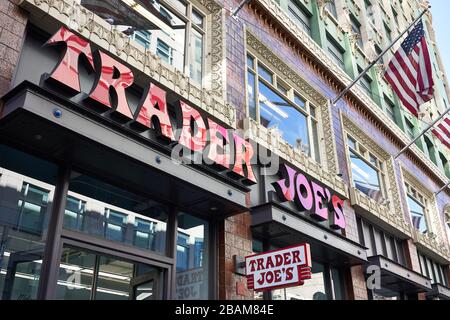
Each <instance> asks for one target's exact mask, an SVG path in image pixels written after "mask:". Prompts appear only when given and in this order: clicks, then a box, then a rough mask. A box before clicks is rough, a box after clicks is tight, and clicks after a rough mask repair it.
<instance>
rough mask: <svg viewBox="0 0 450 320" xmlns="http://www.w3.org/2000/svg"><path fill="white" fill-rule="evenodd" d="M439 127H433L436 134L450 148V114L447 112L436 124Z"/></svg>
mask: <svg viewBox="0 0 450 320" xmlns="http://www.w3.org/2000/svg"><path fill="white" fill-rule="evenodd" d="M436 127H438V129H433V130H432V132H433V133H434V135H435V136H436V137H437V138H438V139H439V140H441V141H442V143H443V144H444V145H446V146H447V147H448V148H449V149H450V115H449V114H447V115H446V116H444V118H443V119H442V120H441V121H439V122H438V123H437V125H436Z"/></svg>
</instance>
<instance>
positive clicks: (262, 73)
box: [258, 64, 273, 83]
mask: <svg viewBox="0 0 450 320" xmlns="http://www.w3.org/2000/svg"><path fill="white" fill-rule="evenodd" d="M258 74H259V76H260V77H261V78H263V79H265V80H266V81H268V82H270V83H272V82H273V74H272V72H270V71H269V70H267V69H266V68H264V67H263V66H261V65H259V64H258Z"/></svg>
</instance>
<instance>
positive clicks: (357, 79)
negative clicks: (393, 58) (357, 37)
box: [331, 6, 431, 106]
mask: <svg viewBox="0 0 450 320" xmlns="http://www.w3.org/2000/svg"><path fill="white" fill-rule="evenodd" d="M430 8H431V6H428V7H427V8H426V9H425V10H424V11H423V12H422V13H421V14H420V15H419V16H418V17H417V18H416V20H414V21H413V22H412V23H411V25H410V26H409V27H408V28H406V30H405V31H403V32H402V33H401V34H400V35H399V36H398V37H397V38H395V40H394V41H393V42H392V43H391V44H390V45H389V47H387V48H386V49H384V51H383V52H381V53H380V54H379V55H378V56H377V57H376V58H375V59H374V60H373V61H372V62H371V63H370V64H369V65H368V66H367V67H366V68H365V69H364V70H363V71H362V72H361V73H360V75H359V76H357V77H356V79H355V80H353V81H352V83H350V84H349V85H348V86H347V88H345V89H344V91H342V92H341V93H340V94H339V95H338V96H337V97H336V98H334V99H333V100H332V101H331V103H332V105H334V106H335V105H336V103H337V102H338V101H339V100H341V99H342V97H344V95H345V94H347V92H349V91H350V90H351V88H353V86H354V85H355V84H357V83H358V81H359V80H361V78H362V77H364V76H365V75H366V73H367V72H368V71H369V70H370V69H372V67H373V66H374V65H375V64H376V63H377V62H378V60H380V59H381V58H382V57H383V56H384V55H385V54H386V53H387V52H388V51H389V50H390V49H391V48H392V47H393V46H394V45H395V44H396V43H397V42H398V41H399V40H400V39H401V38H402V37H403V36H404V35H405V34H406V33H407V32H408V31H409V29H411V27H412V26H414V25H415V24H416V23H417V22H418V21H419V20H420V19H422V17H423V15H424V14H425V13H427V11H428V10H430Z"/></svg>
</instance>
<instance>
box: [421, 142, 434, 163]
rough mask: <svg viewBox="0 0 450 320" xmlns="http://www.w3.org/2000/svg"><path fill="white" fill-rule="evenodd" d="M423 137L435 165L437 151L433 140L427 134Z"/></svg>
mask: <svg viewBox="0 0 450 320" xmlns="http://www.w3.org/2000/svg"><path fill="white" fill-rule="evenodd" d="M423 139H424V140H425V145H426V149H427V153H428V158H430V160H431V161H433V163H434V164H435V165H437V161H436V153H435V149H434V144H433V142H431V140H430V138H428V137H427V136H423Z"/></svg>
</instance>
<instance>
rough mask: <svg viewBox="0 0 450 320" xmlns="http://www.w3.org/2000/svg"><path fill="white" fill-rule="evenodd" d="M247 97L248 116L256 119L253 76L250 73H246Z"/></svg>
mask: <svg viewBox="0 0 450 320" xmlns="http://www.w3.org/2000/svg"><path fill="white" fill-rule="evenodd" d="M247 81H248V83H247V96H248V111H249V116H250V117H251V118H252V119H254V120H257V119H256V99H255V90H256V88H255V76H254V74H253V73H251V72H247Z"/></svg>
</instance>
